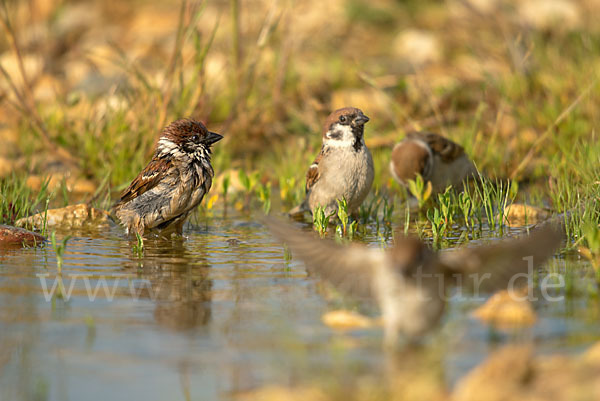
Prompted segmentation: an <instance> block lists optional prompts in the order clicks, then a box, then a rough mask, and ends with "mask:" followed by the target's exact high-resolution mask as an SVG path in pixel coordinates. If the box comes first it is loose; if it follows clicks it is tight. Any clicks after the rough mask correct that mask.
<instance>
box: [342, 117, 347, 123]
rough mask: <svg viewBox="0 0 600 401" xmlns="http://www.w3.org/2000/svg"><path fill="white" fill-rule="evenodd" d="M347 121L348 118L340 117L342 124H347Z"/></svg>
mask: <svg viewBox="0 0 600 401" xmlns="http://www.w3.org/2000/svg"><path fill="white" fill-rule="evenodd" d="M346 121H348V117H346V116H340V122H341V123H345V122H346Z"/></svg>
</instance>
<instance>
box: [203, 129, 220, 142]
mask: <svg viewBox="0 0 600 401" xmlns="http://www.w3.org/2000/svg"><path fill="white" fill-rule="evenodd" d="M221 139H223V135H219V134H217V133H216V132H209V133H208V135H206V138H204V143H206V144H207V145H212V144H213V143H215V142H219V141H220V140H221Z"/></svg>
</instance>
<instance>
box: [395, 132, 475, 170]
mask: <svg viewBox="0 0 600 401" xmlns="http://www.w3.org/2000/svg"><path fill="white" fill-rule="evenodd" d="M406 137H407V138H411V139H419V140H421V141H423V142H425V143H426V144H427V145H429V147H430V148H431V150H432V151H433V153H436V154H438V155H440V157H441V158H442V160H443V161H444V162H446V163H450V162H452V161H453V160H456V159H457V158H459V157H460V156H462V155H463V154H464V153H465V150H464V149H463V147H462V146H460V145H459V144H457V143H456V142H453V141H451V140H450V139H448V138H444V137H443V136H441V135H438V134H434V133H433V132H411V133H409V134H407V135H406Z"/></svg>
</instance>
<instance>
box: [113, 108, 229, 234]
mask: <svg viewBox="0 0 600 401" xmlns="http://www.w3.org/2000/svg"><path fill="white" fill-rule="evenodd" d="M220 139H222V136H221V135H219V134H216V133H214V132H210V131H208V130H207V129H206V127H205V126H204V125H203V124H202V123H201V122H197V121H193V120H188V119H182V120H177V121H175V122H173V123H171V124H170V125H168V126H167V127H166V128H165V129H164V130H163V131H162V133H161V136H160V138H159V140H158V143H157V145H156V151H155V153H154V156H153V157H152V160H151V161H150V162H149V163H148V165H147V166H146V167H145V168H144V170H142V172H141V173H140V174H139V175H138V176H137V177H136V178H135V179H134V180H133V182H132V183H131V184H130V185H129V187H128V188H127V189H125V191H123V193H122V194H121V196H120V199H119V201H117V203H116V204H115V205H114V207H113V208H114V211H115V214H116V216H117V218H118V219H119V220H120V222H121V224H123V225H124V226H125V227H126V229H127V231H128V232H136V233H139V234H140V235H141V234H143V233H144V232H145V231H146V230H148V229H159V230H174V231H175V232H177V233H181V232H182V229H183V223H184V222H185V220H186V219H187V217H188V215H189V214H190V212H191V211H192V210H193V209H194V208H195V207H197V206H198V204H199V203H200V202H201V201H202V198H203V197H204V195H205V194H206V193H207V192H208V191H209V189H210V187H211V185H212V179H213V176H214V171H213V168H212V166H211V164H210V158H211V145H212V144H213V143H215V142H217V141H219V140H220Z"/></svg>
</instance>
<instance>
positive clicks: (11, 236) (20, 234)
mask: <svg viewBox="0 0 600 401" xmlns="http://www.w3.org/2000/svg"><path fill="white" fill-rule="evenodd" d="M44 241H46V238H45V237H44V236H42V235H40V234H36V233H34V232H32V231H27V230H24V229H22V228H17V227H12V226H7V225H3V224H0V248H13V247H18V248H20V247H24V246H36V245H39V244H41V243H43V242H44Z"/></svg>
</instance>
